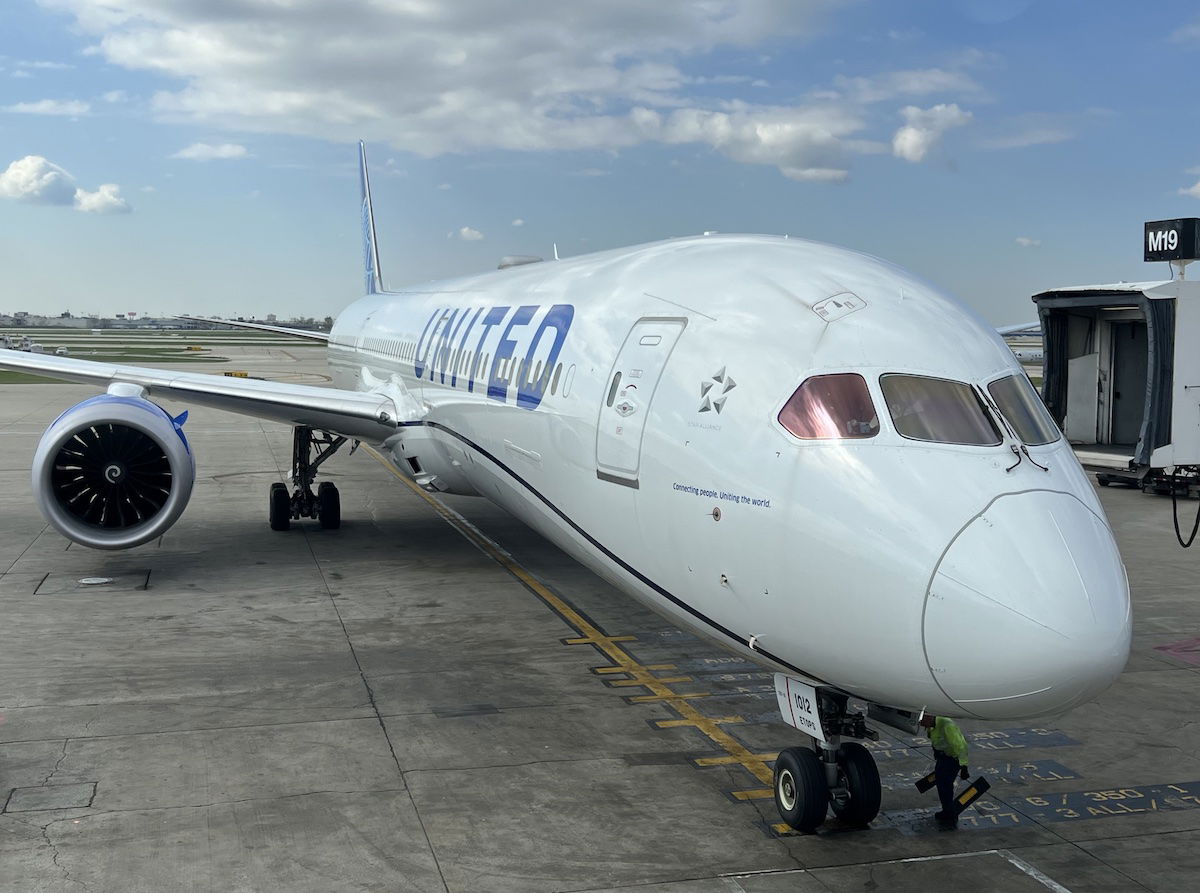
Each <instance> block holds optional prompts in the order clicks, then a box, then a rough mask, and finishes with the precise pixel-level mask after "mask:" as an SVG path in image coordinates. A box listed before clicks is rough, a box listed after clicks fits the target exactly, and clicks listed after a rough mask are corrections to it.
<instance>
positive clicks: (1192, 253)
mask: <svg viewBox="0 0 1200 893" xmlns="http://www.w3.org/2000/svg"><path fill="white" fill-rule="evenodd" d="M1142 247H1143V249H1145V254H1144V258H1145V260H1148V261H1151V260H1196V259H1197V258H1200V219H1197V218H1195V217H1183V218H1180V219H1179V220H1152V221H1150V222H1148V223H1147V224H1146V238H1145V241H1144V242H1143V243H1142Z"/></svg>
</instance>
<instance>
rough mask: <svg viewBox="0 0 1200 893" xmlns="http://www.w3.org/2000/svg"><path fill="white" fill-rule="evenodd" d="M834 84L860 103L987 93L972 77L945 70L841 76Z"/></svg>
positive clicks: (929, 69) (933, 69) (845, 94)
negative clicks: (905, 97) (901, 97)
mask: <svg viewBox="0 0 1200 893" xmlns="http://www.w3.org/2000/svg"><path fill="white" fill-rule="evenodd" d="M833 85H834V87H835V88H836V90H837V91H838V92H839V93H840V94H842V95H844V96H846V97H848V98H850V99H853V100H854V101H856V102H882V101H884V100H887V99H895V98H897V97H900V96H910V97H917V96H928V95H930V94H932V93H953V94H955V95H967V96H974V95H978V94H981V93H982V92H983V91H982V89H981V88H980V86H979V85H978V84H977V83H975V81H974V79H972V78H971V77H970V76H969V75H967V74H964V73H963V72H961V71H951V70H947V69H943V68H923V69H917V70H911V71H892V72H887V73H885V74H880V75H875V76H874V77H845V76H843V75H838V76H837V77H835V78H834V79H833Z"/></svg>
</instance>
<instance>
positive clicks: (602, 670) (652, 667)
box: [592, 664, 675, 673]
mask: <svg viewBox="0 0 1200 893" xmlns="http://www.w3.org/2000/svg"><path fill="white" fill-rule="evenodd" d="M644 666H645V668H646V669H647V670H673V669H675V664H644ZM592 672H593V673H624V672H625V669H624V668H623V667H592Z"/></svg>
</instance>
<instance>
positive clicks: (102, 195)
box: [75, 183, 133, 214]
mask: <svg viewBox="0 0 1200 893" xmlns="http://www.w3.org/2000/svg"><path fill="white" fill-rule="evenodd" d="M75 209H76V210H77V211H86V212H88V213H91V214H128V213H129V212H130V211H132V210H133V208H131V207H130V206H129V202H127V201H125V199H123V198H121V187H120V186H118V185H117V184H116V183H103V184H101V186H100V188H99V189H97V190H96V191H95V192H88V191H87V190H86V189H76V190H75Z"/></svg>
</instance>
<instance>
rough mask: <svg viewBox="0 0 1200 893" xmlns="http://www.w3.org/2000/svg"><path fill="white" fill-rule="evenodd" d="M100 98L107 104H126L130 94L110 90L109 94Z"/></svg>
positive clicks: (101, 95)
mask: <svg viewBox="0 0 1200 893" xmlns="http://www.w3.org/2000/svg"><path fill="white" fill-rule="evenodd" d="M100 98H101V99H103V100H104V101H105V102H124V101H125V100H127V99H128V98H129V94H128V93H126V92H125V91H124V90H109V91H108V92H107V93H102V94H100Z"/></svg>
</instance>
